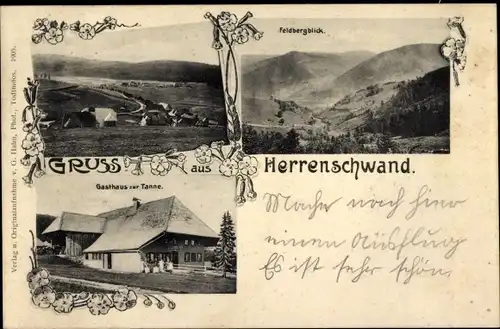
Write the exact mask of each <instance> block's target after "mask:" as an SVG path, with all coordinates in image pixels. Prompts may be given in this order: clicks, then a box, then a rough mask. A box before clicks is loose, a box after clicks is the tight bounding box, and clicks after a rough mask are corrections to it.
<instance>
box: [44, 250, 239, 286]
mask: <svg viewBox="0 0 500 329" xmlns="http://www.w3.org/2000/svg"><path fill="white" fill-rule="evenodd" d="M38 261H39V263H40V264H41V265H42V266H43V267H44V268H45V269H47V270H48V271H49V273H50V274H51V275H55V276H59V277H63V278H71V279H82V280H88V281H93V282H102V283H109V284H115V285H122V286H129V287H137V288H141V289H145V290H155V291H162V292H166V293H181V294H182V293H184V294H186V293H197V294H210V293H211V294H213V293H218V294H224V293H235V292H236V279H234V278H222V277H221V276H213V275H204V274H201V273H190V274H176V273H174V274H168V273H147V274H146V273H122V272H110V271H101V270H97V269H93V268H89V267H86V266H83V265H79V264H75V263H71V262H69V261H67V260H64V259H60V258H59V257H56V256H43V257H39V258H38ZM55 287H57V288H60V289H61V290H62V291H72V292H80V291H82V290H86V291H89V292H101V291H102V292H108V291H106V290H101V289H96V288H87V287H86V288H84V289H82V287H80V286H79V285H75V284H68V283H65V282H60V281H58V282H56V284H55Z"/></svg>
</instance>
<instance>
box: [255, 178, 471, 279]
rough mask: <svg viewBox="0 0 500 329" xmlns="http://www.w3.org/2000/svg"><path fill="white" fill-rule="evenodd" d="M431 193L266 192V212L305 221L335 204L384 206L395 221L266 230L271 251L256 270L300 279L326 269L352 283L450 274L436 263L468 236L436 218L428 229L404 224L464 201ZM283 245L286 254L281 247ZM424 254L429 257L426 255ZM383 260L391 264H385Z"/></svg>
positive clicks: (454, 251)
mask: <svg viewBox="0 0 500 329" xmlns="http://www.w3.org/2000/svg"><path fill="white" fill-rule="evenodd" d="M431 192H432V190H431V188H430V187H429V186H427V185H423V186H422V187H420V188H419V189H418V190H417V191H413V192H408V191H406V189H405V188H404V187H401V188H399V189H398V190H397V191H396V193H395V194H394V196H393V197H391V198H387V199H382V198H377V197H373V198H369V199H364V198H351V197H350V198H346V197H343V196H340V197H336V198H334V199H332V200H326V199H325V198H324V195H323V191H322V190H318V191H317V192H316V194H315V195H314V196H313V197H312V198H311V201H310V202H305V201H302V200H300V199H298V198H295V197H294V196H293V195H285V194H282V193H265V194H264V198H263V200H264V207H265V211H266V212H268V213H280V212H284V213H286V212H296V213H303V214H304V215H305V216H306V217H305V218H306V220H308V221H310V220H314V219H315V218H316V217H317V216H318V214H319V213H325V214H327V213H329V212H331V213H333V212H334V210H335V209H340V208H344V209H346V208H347V209H349V210H352V211H354V212H356V211H362V210H366V209H378V210H383V211H382V213H383V216H384V217H385V218H386V219H391V223H394V226H393V227H391V228H390V229H388V230H386V231H382V230H377V231H373V229H372V230H371V231H370V230H367V231H359V232H356V233H354V234H352V233H350V234H349V235H347V236H346V235H345V234H342V232H339V233H338V236H335V237H333V238H329V239H320V238H317V237H308V238H297V237H293V236H279V237H278V236H272V235H269V236H267V237H265V238H264V242H265V243H266V244H268V245H269V246H271V248H272V249H276V251H275V252H272V253H271V254H270V255H269V256H268V257H267V259H266V260H265V261H264V264H263V265H262V267H260V268H259V270H260V271H262V273H263V274H264V277H265V279H266V280H273V279H275V278H276V277H277V276H278V274H279V273H282V272H291V273H293V274H297V275H298V277H299V278H300V279H304V278H306V277H308V276H311V275H312V274H313V273H315V272H325V271H330V272H331V273H333V276H334V278H335V281H336V282H343V281H346V282H352V283H358V282H360V281H362V280H363V279H365V278H367V277H370V276H376V275H389V276H391V277H392V279H393V280H394V281H395V282H397V283H402V284H409V283H411V282H412V281H413V280H414V278H415V277H418V276H420V277H423V276H426V277H431V278H432V277H436V278H437V277H439V278H444V279H446V278H449V277H450V276H451V275H452V273H453V270H452V269H451V268H449V267H446V266H443V265H441V263H442V262H446V261H448V260H450V259H452V258H453V257H454V256H455V255H456V254H457V252H458V251H459V249H460V247H461V246H462V245H463V244H464V243H466V241H467V239H466V238H465V237H461V236H450V235H448V234H447V233H446V230H445V228H443V227H440V226H439V224H440V223H439V222H438V223H436V226H435V227H432V228H431V227H426V226H424V225H418V222H416V224H415V225H410V227H408V226H409V225H408V224H409V223H410V224H413V222H415V221H417V219H416V218H417V216H418V215H420V214H423V213H425V212H429V211H432V212H436V211H441V212H444V213H446V212H447V211H450V210H452V209H457V208H460V207H462V206H463V205H464V204H466V203H467V199H466V198H463V199H457V200H451V199H449V200H448V199H443V198H436V197H432V193H431ZM343 213H344V214H345V212H343ZM336 220H342V219H339V218H336ZM412 221H413V222H412ZM284 248H285V249H286V250H287V252H286V253H285V252H283V249H284ZM298 249H301V250H311V251H314V250H318V249H319V250H323V251H324V250H332V251H334V252H332V257H324V256H317V255H314V254H313V252H312V253H311V255H310V256H306V257H302V258H300V257H297V256H294V255H293V251H292V250H298ZM301 254H302V253H301ZM427 254H429V255H431V256H432V260H431V259H430V257H427V256H425V255H427ZM377 255H379V256H380V258H379V259H383V263H384V265H381V264H380V263H381V262H377V261H376V260H375V258H378V257H375V256H377ZM326 258H328V259H326ZM387 260H389V262H387ZM387 263H390V265H389V266H387Z"/></svg>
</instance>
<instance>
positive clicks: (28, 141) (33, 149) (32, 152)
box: [21, 133, 43, 156]
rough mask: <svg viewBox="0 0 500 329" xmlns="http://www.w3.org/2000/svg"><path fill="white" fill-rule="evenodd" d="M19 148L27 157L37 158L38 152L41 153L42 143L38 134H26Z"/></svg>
mask: <svg viewBox="0 0 500 329" xmlns="http://www.w3.org/2000/svg"><path fill="white" fill-rule="evenodd" d="M21 147H22V148H23V149H24V151H25V152H26V154H27V155H29V156H37V155H38V154H39V153H40V152H42V151H43V142H42V139H41V137H40V134H37V133H28V134H26V137H24V139H23V141H22V143H21Z"/></svg>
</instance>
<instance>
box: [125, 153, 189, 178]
mask: <svg viewBox="0 0 500 329" xmlns="http://www.w3.org/2000/svg"><path fill="white" fill-rule="evenodd" d="M176 152H177V150H176V149H170V150H168V151H167V152H166V153H165V154H159V155H140V156H138V157H129V156H128V155H126V156H125V157H124V158H123V164H124V165H125V168H128V167H130V166H131V165H132V164H134V165H135V167H134V169H133V170H132V175H137V176H140V175H142V174H144V172H143V170H142V165H143V164H149V167H150V169H151V173H152V174H153V175H156V176H165V175H166V174H168V173H169V172H170V170H171V169H172V167H177V168H179V169H180V170H181V171H182V172H183V173H185V174H187V171H186V170H185V169H184V164H185V162H186V156H185V155H184V153H176Z"/></svg>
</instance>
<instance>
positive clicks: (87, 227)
mask: <svg viewBox="0 0 500 329" xmlns="http://www.w3.org/2000/svg"><path fill="white" fill-rule="evenodd" d="M105 224H106V219H105V218H102V217H97V216H90V215H83V214H76V213H71V212H63V213H62V214H61V216H60V217H57V218H56V219H54V221H53V222H52V223H50V225H49V226H48V227H47V228H46V229H45V231H43V233H42V234H47V233H53V232H57V231H66V232H82V233H103V232H104V225H105Z"/></svg>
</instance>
